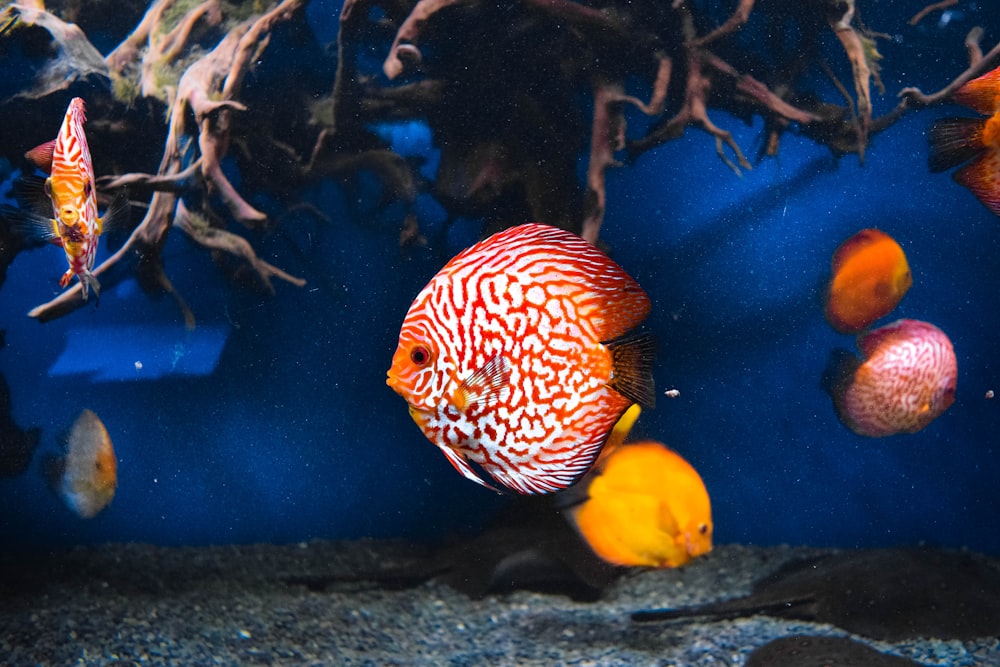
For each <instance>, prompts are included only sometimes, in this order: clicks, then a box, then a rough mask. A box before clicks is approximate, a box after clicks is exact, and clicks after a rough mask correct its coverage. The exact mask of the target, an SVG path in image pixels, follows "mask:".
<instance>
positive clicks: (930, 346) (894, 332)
mask: <svg viewBox="0 0 1000 667" xmlns="http://www.w3.org/2000/svg"><path fill="white" fill-rule="evenodd" d="M858 347H859V349H860V350H861V352H862V354H863V355H864V357H865V361H864V362H863V363H860V364H859V363H858V361H857V360H856V359H855V360H854V362H853V368H847V369H844V370H845V371H847V372H843V373H842V378H841V380H840V382H839V383H838V385H837V386H836V387H835V388H834V391H833V401H834V406H835V407H836V409H837V413H838V415H839V416H840V419H841V421H843V422H844V424H845V425H846V426H847V427H848V428H850V429H851V430H852V431H854V432H855V433H857V434H858V435H865V436H869V437H872V438H879V437H882V436H887V435H894V434H896V433H916V432H917V431H919V430H921V429H922V428H924V427H925V426H927V425H928V424H930V423H931V422H932V421H933V420H934V419H936V418H937V417H938V416H939V415H941V413H943V412H944V411H945V410H947V409H948V407H949V406H950V405H951V404H952V403H953V402H954V401H955V386H956V383H957V381H958V363H957V361H956V359H955V351H954V349H953V348H952V345H951V341H950V340H948V336H946V335H945V333H944V332H943V331H941V330H940V329H938V328H937V327H936V326H934V325H933V324H928V323H927V322H921V321H919V320H897V321H896V322H893V323H892V324H887V325H885V326H884V327H880V328H878V329H875V330H874V331H872V332H870V333H868V334H867V335H865V336H862V337H861V338H860V339H858Z"/></svg>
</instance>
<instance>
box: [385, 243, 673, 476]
mask: <svg viewBox="0 0 1000 667" xmlns="http://www.w3.org/2000/svg"><path fill="white" fill-rule="evenodd" d="M649 307H650V305H649V297H647V296H646V293H645V292H644V291H643V290H642V288H641V287H639V285H638V283H636V282H635V281H634V280H633V279H632V278H631V277H629V276H628V274H626V273H625V271H624V270H623V269H622V268H621V267H620V266H618V265H617V264H615V263H614V262H613V261H611V260H610V259H609V258H608V257H607V256H606V255H605V254H604V253H602V252H601V251H600V250H598V249H597V248H595V247H594V246H593V245H591V244H590V243H587V242H586V241H584V240H583V239H581V238H580V237H579V236H577V235H575V234H572V233H570V232H567V231H564V230H561V229H557V228H555V227H550V226H548V225H541V224H526V225H520V226H518V227H514V228H511V229H508V230H506V231H503V232H500V233H498V234H494V235H493V236H491V237H490V238H488V239H486V240H485V241H482V242H480V243H477V244H476V245H474V246H472V247H471V248H468V249H467V250H465V251H464V252H462V253H460V254H459V255H458V256H456V257H455V258H454V259H452V260H451V261H450V262H448V264H446V265H445V267H444V268H442V269H441V271H440V272H439V273H438V274H437V275H436V276H434V278H433V279H432V280H431V281H430V283H428V284H427V286H426V287H424V289H423V290H422V291H421V292H420V293H419V294H418V295H417V297H416V299H415V300H414V301H413V304H412V305H411V306H410V309H409V312H407V314H406V318H405V319H404V320H403V326H402V330H401V331H400V334H399V345H398V347H397V348H396V352H395V354H394V355H393V358H392V367H391V368H390V369H389V372H388V379H387V384H388V385H389V386H390V387H392V388H393V389H394V390H395V391H396V392H397V393H399V394H400V395H401V396H402V397H403V398H405V399H406V402H407V403H408V404H409V406H410V415H411V417H413V420H414V421H415V422H416V423H417V425H418V426H419V427H420V429H421V431H423V433H424V435H425V436H426V437H427V438H428V439H429V440H430V441H431V442H433V443H434V444H435V445H437V446H438V447H439V448H440V449H441V451H442V452H443V453H444V455H445V457H447V459H448V461H450V462H451V464H452V465H453V466H454V467H455V469H456V470H458V471H459V472H460V473H462V475H464V476H465V477H466V478H468V479H470V480H473V481H475V482H477V483H479V484H482V485H483V486H486V487H488V488H493V487H492V485H490V484H489V483H487V482H486V481H485V480H484V479H483V478H482V477H480V475H479V474H478V473H477V472H476V470H474V469H473V467H472V464H476V465H478V466H479V468H481V469H482V470H483V471H485V472H486V474H487V475H489V476H490V477H492V478H493V479H494V480H496V481H497V482H499V483H500V484H502V485H503V486H505V487H507V488H509V489H512V490H514V491H516V492H518V493H523V494H532V493H549V492H552V491H557V490H559V489H564V488H566V487H567V486H569V485H571V484H572V483H573V482H574V481H576V479H577V478H578V477H580V475H582V474H583V473H585V472H586V471H587V470H588V469H590V467H591V466H592V465H593V463H594V460H595V459H596V458H597V455H598V454H599V453H600V451H601V447H602V446H603V445H604V442H605V440H606V439H607V437H608V434H609V433H610V432H611V430H612V427H613V426H614V425H615V423H616V422H617V421H618V419H619V417H621V415H622V413H624V412H625V410H626V408H628V407H629V406H630V405H631V404H632V403H643V404H646V405H651V404H652V403H653V400H654V399H653V396H654V393H653V378H652V373H651V366H652V356H653V355H652V342H651V339H650V338H649V337H648V336H643V335H638V336H637V335H634V334H632V335H626V334H628V333H629V332H630V331H631V330H632V329H634V328H635V327H636V326H638V324H639V323H640V322H641V321H642V320H643V319H645V317H646V315H647V314H648V313H649Z"/></svg>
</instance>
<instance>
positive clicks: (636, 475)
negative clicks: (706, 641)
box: [569, 406, 714, 567]
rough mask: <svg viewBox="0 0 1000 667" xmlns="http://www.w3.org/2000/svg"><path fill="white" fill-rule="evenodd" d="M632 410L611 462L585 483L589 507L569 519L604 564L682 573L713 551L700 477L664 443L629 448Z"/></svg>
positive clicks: (613, 444) (616, 435) (607, 458)
mask: <svg viewBox="0 0 1000 667" xmlns="http://www.w3.org/2000/svg"><path fill="white" fill-rule="evenodd" d="M638 415H639V409H638V406H633V407H632V408H630V410H629V411H628V412H626V413H625V415H624V416H623V417H622V419H621V420H620V421H619V422H618V424H617V425H616V426H615V429H614V431H613V432H612V435H611V436H610V437H609V439H608V444H607V446H606V447H605V451H606V454H605V455H604V456H603V457H602V459H601V460H600V461H599V462H598V464H597V466H596V467H595V469H594V471H593V472H591V473H590V474H588V475H587V476H586V477H585V478H584V479H583V480H582V481H581V483H580V487H581V488H583V489H585V493H586V496H587V497H586V500H584V501H583V502H582V503H580V504H578V505H576V506H575V507H572V508H571V509H570V510H569V511H570V518H571V520H572V522H573V523H574V525H575V526H576V528H577V530H578V531H579V533H580V534H581V535H582V536H583V538H584V539H585V540H586V541H587V544H589V545H590V548H591V549H593V551H594V553H596V554H597V555H598V556H600V557H601V558H602V559H603V560H605V561H607V562H609V563H613V564H615V565H625V566H646V567H680V566H681V565H684V564H686V563H688V562H690V561H691V559H693V558H696V557H698V556H701V555H702V554H705V553H708V552H709V551H711V550H712V532H713V530H714V526H713V524H712V507H711V501H710V500H709V496H708V491H707V490H706V489H705V484H704V482H702V479H701V477H700V476H699V475H698V472H697V471H696V470H695V469H694V468H693V467H692V466H691V464H689V463H688V462H687V461H685V460H684V459H683V458H681V456H680V455H679V454H677V453H676V452H674V451H672V450H670V449H668V448H667V447H666V446H665V445H663V444H661V443H659V442H652V441H645V442H635V443H628V444H623V441H624V439H625V435H626V434H627V433H628V431H629V429H630V428H631V426H632V424H633V423H634V422H635V419H636V418H637V417H638Z"/></svg>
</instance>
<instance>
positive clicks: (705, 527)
mask: <svg viewBox="0 0 1000 667" xmlns="http://www.w3.org/2000/svg"><path fill="white" fill-rule="evenodd" d="M698 532H699V533H701V534H702V535H707V534H708V524H707V523H703V524H701V525H700V526H698Z"/></svg>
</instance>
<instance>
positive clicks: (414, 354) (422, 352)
mask: <svg viewBox="0 0 1000 667" xmlns="http://www.w3.org/2000/svg"><path fill="white" fill-rule="evenodd" d="M430 360H431V351H430V350H428V349H427V348H426V347H424V346H423V345H415V346H414V347H413V349H411V350H410V361H412V362H413V363H415V364H416V365H417V366H426V365H427V364H428V363H429V362H430Z"/></svg>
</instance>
